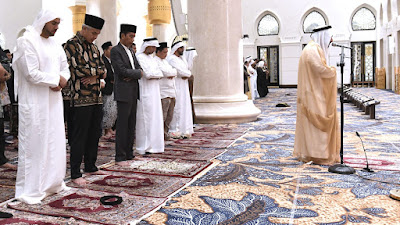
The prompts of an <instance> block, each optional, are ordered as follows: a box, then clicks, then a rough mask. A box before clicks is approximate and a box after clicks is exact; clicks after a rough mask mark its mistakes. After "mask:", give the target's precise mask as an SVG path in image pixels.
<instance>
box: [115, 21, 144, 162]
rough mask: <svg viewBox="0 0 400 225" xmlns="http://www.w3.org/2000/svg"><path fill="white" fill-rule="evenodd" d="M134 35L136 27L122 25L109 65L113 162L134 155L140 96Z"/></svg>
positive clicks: (127, 158) (139, 74)
mask: <svg viewBox="0 0 400 225" xmlns="http://www.w3.org/2000/svg"><path fill="white" fill-rule="evenodd" d="M135 36H136V26H135V25H131V24H121V31H120V34H119V38H120V41H119V43H118V45H117V46H115V47H114V48H112V49H111V64H112V66H113V68H114V79H115V83H114V99H115V101H117V125H116V128H117V130H116V140H115V151H116V153H115V162H116V164H118V165H120V166H129V163H128V162H127V161H128V160H131V159H133V158H134V156H133V149H132V148H133V142H134V140H135V127H136V108H137V100H138V99H139V82H138V80H139V79H140V78H141V77H142V76H143V71H142V67H140V65H139V63H138V61H137V59H136V56H135V54H134V53H133V50H132V48H131V47H132V43H133V41H134V40H135Z"/></svg>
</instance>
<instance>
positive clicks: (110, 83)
mask: <svg viewBox="0 0 400 225" xmlns="http://www.w3.org/2000/svg"><path fill="white" fill-rule="evenodd" d="M102 57H103V61H104V64H105V65H106V69H107V77H106V79H104V80H105V81H106V86H105V87H104V88H103V89H102V90H101V92H102V93H103V95H111V94H112V92H113V90H114V72H113V70H112V68H111V63H110V62H109V61H108V59H107V57H106V56H105V55H103V56H102Z"/></svg>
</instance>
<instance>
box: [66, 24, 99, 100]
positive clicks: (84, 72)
mask: <svg viewBox="0 0 400 225" xmlns="http://www.w3.org/2000/svg"><path fill="white" fill-rule="evenodd" d="M64 50H65V53H66V55H67V59H68V64H69V69H70V71H71V79H70V84H71V85H70V90H69V91H70V93H69V95H70V97H71V106H73V107H79V106H88V105H96V104H102V103H103V100H102V97H101V91H100V78H101V77H102V76H103V74H104V73H105V65H104V62H103V59H102V58H101V55H100V51H99V49H98V48H97V46H96V45H95V44H93V43H89V42H87V41H86V40H85V38H84V37H83V36H82V35H81V34H80V33H79V31H78V32H77V33H76V35H75V36H74V37H73V38H71V39H69V40H68V41H67V43H66V44H65V46H64ZM91 76H97V79H96V82H94V83H92V84H88V85H84V84H83V83H82V81H81V79H82V78H85V77H91ZM64 99H65V98H64Z"/></svg>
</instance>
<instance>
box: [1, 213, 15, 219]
mask: <svg viewBox="0 0 400 225" xmlns="http://www.w3.org/2000/svg"><path fill="white" fill-rule="evenodd" d="M11 217H13V214H11V213H6V212H0V218H11Z"/></svg>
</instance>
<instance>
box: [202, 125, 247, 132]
mask: <svg viewBox="0 0 400 225" xmlns="http://www.w3.org/2000/svg"><path fill="white" fill-rule="evenodd" d="M247 130H248V128H247V127H243V126H242V127H238V126H235V125H219V126H215V125H199V126H197V127H196V128H194V132H227V133H244V132H246V131H247Z"/></svg>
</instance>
